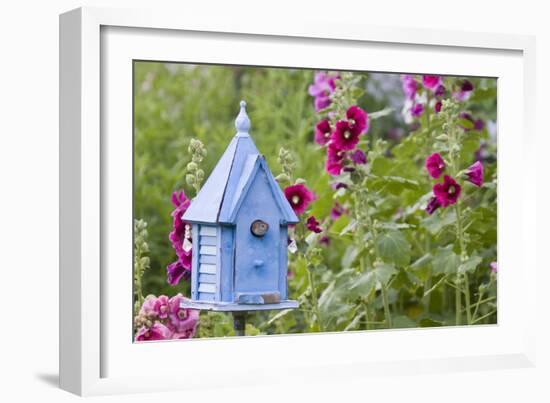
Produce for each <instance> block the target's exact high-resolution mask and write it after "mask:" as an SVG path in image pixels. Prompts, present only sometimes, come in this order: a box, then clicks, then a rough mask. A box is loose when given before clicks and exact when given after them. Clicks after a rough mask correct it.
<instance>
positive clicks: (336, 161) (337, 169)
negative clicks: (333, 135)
mask: <svg viewBox="0 0 550 403" xmlns="http://www.w3.org/2000/svg"><path fill="white" fill-rule="evenodd" d="M345 156H346V153H345V152H344V151H342V150H340V149H339V148H337V147H336V146H335V145H334V144H333V143H329V145H328V147H327V160H326V163H325V169H326V171H327V172H328V173H329V174H330V175H333V176H337V175H340V173H341V172H342V168H343V167H344V164H343V161H344V157H345Z"/></svg>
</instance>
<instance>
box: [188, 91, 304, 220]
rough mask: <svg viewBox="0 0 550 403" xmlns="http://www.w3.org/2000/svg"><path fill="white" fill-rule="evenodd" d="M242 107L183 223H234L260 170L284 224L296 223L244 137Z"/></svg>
mask: <svg viewBox="0 0 550 403" xmlns="http://www.w3.org/2000/svg"><path fill="white" fill-rule="evenodd" d="M245 106H246V104H245V103H244V101H243V102H241V111H240V113H239V115H238V116H237V119H236V121H235V127H236V128H237V134H235V136H234V137H233V139H232V140H231V142H230V143H229V145H228V146H227V149H226V150H225V152H224V153H223V155H222V157H221V158H220V160H219V161H218V163H217V164H216V166H215V167H214V169H213V170H212V173H211V174H210V176H209V177H208V179H207V180H206V182H205V183H204V185H203V187H202V188H201V190H200V192H199V193H198V195H197V196H196V197H195V198H194V199H193V201H192V202H191V205H190V206H189V208H188V209H187V211H186V212H185V213H184V214H183V216H182V219H183V220H184V221H187V222H198V223H222V224H234V223H235V220H236V216H237V212H238V210H239V207H240V205H241V203H242V201H243V199H244V198H245V196H246V194H247V193H248V190H249V187H250V184H251V182H252V180H253V179H254V177H255V176H256V174H257V173H258V172H259V170H263V171H264V172H265V174H266V177H267V181H268V184H269V186H270V188H271V193H272V195H273V198H274V199H275V201H276V203H277V206H278V207H279V210H280V213H281V216H282V219H283V220H284V221H286V222H287V223H297V222H298V217H297V216H296V214H295V213H294V211H293V210H292V208H291V207H290V204H289V203H288V201H287V200H286V197H285V195H284V194H283V192H282V191H281V188H280V187H279V185H278V183H277V181H275V178H273V175H272V174H271V171H270V170H269V168H268V166H267V164H266V161H265V159H264V157H263V156H262V155H261V154H260V152H259V151H258V149H257V148H256V145H255V144H254V141H252V138H251V137H250V135H249V134H248V130H249V128H250V120H249V119H248V116H247V115H246V110H245Z"/></svg>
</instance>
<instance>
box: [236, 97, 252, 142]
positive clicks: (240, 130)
mask: <svg viewBox="0 0 550 403" xmlns="http://www.w3.org/2000/svg"><path fill="white" fill-rule="evenodd" d="M235 128H236V129H237V134H241V135H248V130H250V119H249V118H248V115H247V114H246V102H245V101H241V110H240V112H239V115H238V116H237V119H235Z"/></svg>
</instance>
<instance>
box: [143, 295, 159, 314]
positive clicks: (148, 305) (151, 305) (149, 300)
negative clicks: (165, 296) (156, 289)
mask: <svg viewBox="0 0 550 403" xmlns="http://www.w3.org/2000/svg"><path fill="white" fill-rule="evenodd" d="M156 302H157V297H155V296H154V295H152V294H151V295H148V296H147V297H145V300H144V301H143V304H141V308H140V309H139V313H140V315H145V316H147V317H149V318H154V317H156V316H157V312H156V311H155V303H156Z"/></svg>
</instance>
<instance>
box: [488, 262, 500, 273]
mask: <svg viewBox="0 0 550 403" xmlns="http://www.w3.org/2000/svg"><path fill="white" fill-rule="evenodd" d="M489 266H491V273H497V272H498V264H497V262H491V263H490V264H489Z"/></svg>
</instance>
